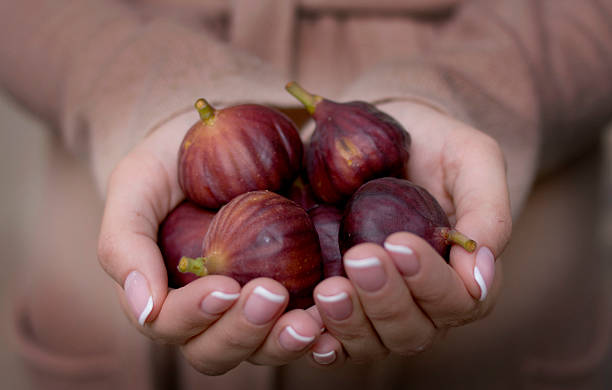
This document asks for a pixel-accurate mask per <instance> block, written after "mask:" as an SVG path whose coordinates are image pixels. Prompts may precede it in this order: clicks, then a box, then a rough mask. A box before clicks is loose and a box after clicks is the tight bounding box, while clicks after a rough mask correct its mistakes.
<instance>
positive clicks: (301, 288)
mask: <svg viewBox="0 0 612 390" xmlns="http://www.w3.org/2000/svg"><path fill="white" fill-rule="evenodd" d="M179 270H180V271H181V272H191V273H194V274H196V275H198V276H206V275H209V274H219V275H226V276H230V277H232V278H234V279H236V280H237V281H238V282H239V283H240V284H241V285H244V284H245V283H247V282H248V281H249V280H251V279H253V278H257V277H269V278H273V279H275V280H277V281H278V282H280V283H281V284H283V285H284V286H285V287H286V288H287V290H288V291H289V294H290V297H291V299H290V306H291V307H307V306H309V305H311V304H312V290H313V288H314V286H315V285H316V284H317V282H319V280H320V279H321V250H320V248H319V239H318V236H317V232H316V230H315V228H314V226H313V224H312V221H311V220H310V217H309V216H308V214H307V213H306V211H305V210H304V209H303V208H302V207H300V206H299V205H298V204H296V203H295V202H293V201H291V200H289V199H287V198H285V197H283V196H281V195H278V194H276V193H273V192H270V191H252V192H247V193H245V194H242V195H239V196H237V197H236V198H234V199H232V200H231V201H230V202H229V203H227V204H226V205H225V206H223V207H222V208H221V209H220V210H219V212H218V213H217V214H216V215H215V217H214V219H213V221H212V223H211V224H210V227H209V229H208V232H207V233H206V236H205V237H204V246H203V250H202V253H201V256H200V257H197V258H195V259H194V258H187V257H183V259H181V262H180V264H179Z"/></svg>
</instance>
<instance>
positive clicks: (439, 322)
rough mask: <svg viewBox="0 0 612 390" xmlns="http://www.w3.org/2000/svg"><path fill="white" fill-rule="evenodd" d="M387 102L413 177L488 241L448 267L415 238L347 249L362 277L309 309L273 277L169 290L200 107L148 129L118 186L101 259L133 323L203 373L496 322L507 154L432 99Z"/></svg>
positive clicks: (112, 183)
mask: <svg viewBox="0 0 612 390" xmlns="http://www.w3.org/2000/svg"><path fill="white" fill-rule="evenodd" d="M380 108H381V109H382V110H383V111H385V112H387V113H389V114H390V115H392V116H393V117H395V118H396V119H398V120H399V121H400V123H402V125H403V126H404V127H405V128H406V129H407V131H409V133H410V135H411V137H412V145H411V149H410V152H411V156H410V160H409V162H408V166H407V175H408V178H409V179H410V180H412V181H413V182H415V183H417V184H419V185H421V186H423V187H425V188H427V189H428V190H429V191H430V192H431V193H432V195H434V197H435V198H436V199H437V200H438V201H439V202H440V204H441V205H442V207H443V208H444V210H445V211H446V213H447V214H448V215H449V219H450V220H451V223H452V224H453V225H454V226H455V227H456V228H457V229H458V230H459V231H461V232H462V233H464V234H466V235H467V236H469V237H470V238H472V239H474V240H475V241H476V242H477V243H478V247H477V248H476V251H475V252H474V253H468V252H467V251H465V250H464V249H463V248H461V247H458V246H454V247H453V248H452V249H451V254H450V262H449V263H447V262H446V261H445V260H444V259H443V258H442V257H440V256H439V255H438V253H437V252H436V251H435V250H434V249H433V248H432V247H430V246H429V244H427V242H425V241H424V240H423V239H421V238H420V237H418V236H416V235H413V234H410V233H407V232H398V233H394V234H392V235H390V236H389V237H387V239H386V241H385V243H384V245H383V246H379V245H376V244H371V243H365V244H360V245H357V246H355V247H353V248H351V249H350V250H348V251H347V252H346V253H345V254H344V257H343V261H344V266H345V270H346V273H347V276H348V277H347V278H344V277H332V278H328V279H325V280H323V281H321V282H320V283H319V284H318V285H317V286H316V288H315V290H314V300H315V305H314V306H312V307H310V308H308V309H306V310H301V309H295V310H291V311H288V312H285V308H286V306H287V303H288V299H289V295H288V292H287V290H286V289H285V288H284V287H283V286H282V285H281V284H280V283H278V282H276V281H275V280H272V279H267V278H258V279H254V280H252V281H250V282H249V283H247V284H246V285H244V286H242V287H241V286H240V285H239V284H238V283H237V282H236V281H235V280H233V279H231V278H229V277H225V276H219V275H212V276H207V277H204V278H200V279H198V280H196V281H194V282H192V283H190V284H188V285H186V286H184V287H182V288H179V289H169V288H168V283H167V274H166V270H165V266H164V261H163V259H162V255H161V253H160V250H159V249H158V246H157V243H156V241H157V231H158V227H159V224H160V223H161V221H162V220H163V219H164V218H165V216H166V215H167V214H168V213H169V212H170V211H171V210H172V209H173V208H174V207H175V206H176V205H177V204H178V203H179V202H180V201H181V200H183V199H184V194H183V193H182V191H181V188H180V186H179V184H178V179H177V153H178V152H177V151H178V148H179V145H180V143H181V141H182V138H183V136H184V134H185V132H186V131H187V129H188V128H189V127H190V126H191V125H192V124H193V123H194V122H195V121H196V119H197V117H196V114H195V113H193V112H190V113H186V114H182V115H180V116H177V117H176V118H174V119H172V120H170V121H168V122H167V123H166V124H164V125H163V126H161V127H159V128H158V129H156V130H155V131H154V132H152V133H151V134H149V135H147V136H146V137H145V138H144V139H143V140H142V141H141V142H140V144H139V145H137V146H136V147H135V148H134V149H133V150H132V151H131V152H130V153H129V154H128V155H127V156H126V157H125V158H124V159H123V160H122V161H121V162H120V163H119V164H118V165H117V166H116V168H115V169H114V171H113V173H112V175H111V177H110V179H109V182H108V191H107V198H106V206H105V211H104V218H103V223H102V227H101V234H100V240H99V249H98V255H99V259H100V262H101V264H102V266H103V268H104V269H105V270H106V272H107V273H108V274H109V275H110V276H111V277H112V278H113V279H114V280H115V281H116V282H117V283H118V285H119V287H120V294H119V296H120V301H121V304H122V307H123V309H124V311H125V313H126V314H127V316H128V317H129V318H130V319H131V321H132V322H133V324H134V325H135V326H136V327H137V328H138V329H139V330H140V331H141V332H142V333H144V334H145V335H147V336H148V337H150V338H152V339H154V340H158V341H161V342H166V343H172V344H178V345H180V349H181V351H182V353H183V355H184V356H185V358H186V359H187V360H188V361H189V363H190V364H191V365H192V366H193V367H194V368H195V369H197V370H198V371H200V372H202V373H205V374H209V375H218V374H223V373H225V372H228V371H229V370H231V369H232V368H234V367H236V366H237V365H239V364H240V363H241V362H243V361H249V362H251V363H254V364H258V365H272V366H277V365H282V364H286V363H289V362H291V361H293V360H295V359H298V358H301V357H302V356H306V358H307V359H309V360H310V361H311V362H312V363H313V364H315V365H317V366H320V367H338V366H341V365H342V364H344V363H345V362H346V361H353V362H361V363H365V362H370V361H377V360H380V359H382V358H384V357H385V356H386V355H388V354H389V353H395V354H398V355H402V356H409V355H413V354H416V353H419V352H421V351H423V350H425V349H427V348H428V347H430V346H431V345H432V343H434V342H435V341H436V339H437V338H439V336H441V335H443V334H444V333H445V332H446V330H447V329H449V328H451V327H454V326H459V325H462V324H466V323H469V322H472V321H475V320H478V319H480V318H482V317H484V316H485V315H486V314H487V313H488V312H489V311H490V310H491V308H492V307H493V305H494V303H495V299H496V296H497V294H498V292H499V288H500V283H501V264H500V262H496V261H495V259H497V258H498V256H499V255H500V253H501V252H502V251H503V250H504V248H505V246H506V244H507V242H508V240H509V237H510V233H511V224H512V222H511V214H510V202H509V195H508V185H507V178H506V167H505V162H504V156H503V154H502V151H501V149H500V147H499V145H498V144H497V142H496V141H495V140H493V139H492V138H491V137H489V136H488V135H486V134H485V133H483V132H481V131H479V130H476V129H474V128H472V127H470V126H468V125H466V124H465V123H462V122H460V121H458V120H455V119H453V118H451V117H450V116H448V115H446V114H444V113H441V112H439V111H438V110H435V109H432V108H431V107H429V106H427V105H424V104H420V103H415V102H410V101H402V102H395V103H389V104H387V105H385V106H383V107H380ZM245 228H246V227H245ZM271 260H272V259H271Z"/></svg>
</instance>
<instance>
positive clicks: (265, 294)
mask: <svg viewBox="0 0 612 390" xmlns="http://www.w3.org/2000/svg"><path fill="white" fill-rule="evenodd" d="M253 293H255V294H257V295H259V296H260V297H262V298H264V299H267V300H268V301H272V302H275V303H281V302H284V301H285V296H284V295H279V294H274V293H273V292H271V291H268V290H266V289H265V288H263V287H261V286H257V287H255V290H253Z"/></svg>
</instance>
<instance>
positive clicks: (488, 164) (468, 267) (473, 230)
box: [449, 134, 512, 301]
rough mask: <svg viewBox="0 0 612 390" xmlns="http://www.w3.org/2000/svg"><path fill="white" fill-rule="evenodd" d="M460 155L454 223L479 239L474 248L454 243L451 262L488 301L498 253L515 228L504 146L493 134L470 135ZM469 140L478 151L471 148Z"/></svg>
mask: <svg viewBox="0 0 612 390" xmlns="http://www.w3.org/2000/svg"><path fill="white" fill-rule="evenodd" d="M465 142H466V143H468V144H467V145H466V146H465V148H464V149H465V152H464V153H463V154H461V155H460V158H459V159H458V160H457V171H456V180H455V181H454V182H453V184H452V186H451V187H450V188H449V192H450V193H451V194H453V199H454V202H455V209H456V220H457V222H456V225H455V229H456V230H458V231H460V232H462V233H463V234H465V235H467V236H469V237H470V238H472V239H473V240H475V241H476V242H477V243H478V246H477V248H476V251H475V252H474V253H468V252H467V251H465V250H464V249H463V248H460V247H458V246H453V248H452V249H451V256H450V264H451V265H452V266H453V268H454V269H455V270H456V271H457V273H458V274H459V276H460V277H461V279H462V280H463V282H464V283H465V285H466V286H467V288H468V291H469V292H470V294H471V295H472V296H473V297H474V298H476V299H479V300H481V301H484V300H485V299H486V298H487V296H488V294H489V291H490V290H491V287H492V286H493V282H494V280H495V259H496V258H498V257H499V255H500V254H501V253H502V252H503V250H504V248H505V247H506V245H507V243H508V241H509V239H510V233H511V231H512V217H511V213H510V200H509V193H508V185H507V179H506V167H505V163H504V157H503V154H502V152H501V149H500V148H499V146H498V145H497V143H496V142H495V141H494V140H493V139H492V138H490V137H488V136H484V135H482V134H481V135H480V136H479V137H475V139H466V140H465ZM470 142H474V143H477V145H474V148H476V149H475V150H478V151H479V153H470V152H469V151H470V150H471V147H470V144H469V143H470Z"/></svg>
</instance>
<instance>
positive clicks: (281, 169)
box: [178, 99, 304, 208]
mask: <svg viewBox="0 0 612 390" xmlns="http://www.w3.org/2000/svg"><path fill="white" fill-rule="evenodd" d="M195 106H196V109H197V110H198V112H199V114H200V120H199V121H198V122H196V123H195V124H194V125H193V126H192V127H191V129H189V131H188V132H187V134H186V135H185V138H184V139H183V142H182V144H181V147H180V150H179V161H178V166H179V169H178V173H179V175H178V176H179V184H180V186H181V188H182V189H183V192H184V193H185V195H186V196H187V198H189V199H190V200H192V201H193V202H195V203H197V204H199V205H201V206H204V207H207V208H218V207H220V206H222V205H223V204H225V203H227V202H229V201H230V200H231V199H233V198H234V197H235V196H237V195H240V194H242V193H245V192H247V191H253V190H264V189H266V190H271V191H277V190H280V189H283V188H286V187H288V186H290V185H291V183H292V182H293V180H294V179H295V177H296V176H297V174H298V173H299V171H300V169H301V166H302V158H303V153H304V152H303V145H302V140H301V139H300V135H299V133H298V131H297V128H296V127H295V124H294V123H293V122H292V121H291V120H290V119H289V118H288V117H287V116H285V115H284V114H282V113H281V112H279V111H276V110H274V109H272V108H269V107H266V106H262V105H257V104H243V105H238V106H233V107H228V108H224V109H221V110H215V109H214V108H213V107H212V106H210V105H209V104H208V103H207V102H206V100H204V99H199V100H198V101H197V102H196V104H195Z"/></svg>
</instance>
